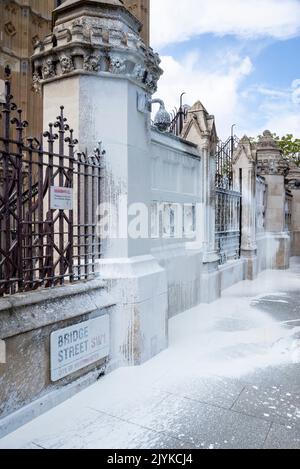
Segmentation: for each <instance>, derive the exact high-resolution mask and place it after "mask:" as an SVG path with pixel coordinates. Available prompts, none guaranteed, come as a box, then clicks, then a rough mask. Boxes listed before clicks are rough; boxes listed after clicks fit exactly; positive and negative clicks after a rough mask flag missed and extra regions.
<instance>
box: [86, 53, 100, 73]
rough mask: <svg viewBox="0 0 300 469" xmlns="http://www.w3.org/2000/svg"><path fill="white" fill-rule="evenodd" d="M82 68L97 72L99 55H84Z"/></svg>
mask: <svg viewBox="0 0 300 469" xmlns="http://www.w3.org/2000/svg"><path fill="white" fill-rule="evenodd" d="M83 69H84V70H86V71H87V72H98V70H99V69H100V57H97V56H96V55H86V56H85V57H84V61H83Z"/></svg>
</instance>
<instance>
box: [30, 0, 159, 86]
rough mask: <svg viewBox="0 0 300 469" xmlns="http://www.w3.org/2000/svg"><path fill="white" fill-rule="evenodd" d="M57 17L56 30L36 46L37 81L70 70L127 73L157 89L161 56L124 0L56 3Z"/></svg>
mask: <svg viewBox="0 0 300 469" xmlns="http://www.w3.org/2000/svg"><path fill="white" fill-rule="evenodd" d="M54 18H55V20H56V22H55V26H54V30H53V34H51V35H49V36H46V38H45V39H44V40H43V41H41V42H40V43H38V44H37V45H36V48H35V53H34V56H33V63H34V73H35V86H37V76H38V77H39V81H40V85H42V84H43V82H44V81H45V80H57V79H59V78H60V76H62V75H63V76H65V75H68V74H69V73H72V74H76V73H84V72H89V73H95V74H97V75H99V74H102V73H105V74H106V75H107V73H111V74H112V75H119V76H124V77H127V78H129V79H131V80H133V81H135V82H137V83H138V84H139V86H141V87H143V88H144V89H145V91H147V92H148V93H149V94H153V93H154V92H155V91H156V89H157V82H158V79H159V77H160V76H161V74H162V70H161V68H160V66H159V65H160V58H159V56H158V54H155V53H154V52H153V50H152V49H151V48H150V47H147V46H146V45H145V43H144V42H143V41H142V39H141V37H140V36H139V30H140V23H139V21H138V20H137V19H136V18H135V17H134V16H133V15H132V14H131V13H129V12H128V10H126V8H125V6H124V4H123V3H122V2H121V1H119V0H114V1H113V2H112V1H107V2H105V1H98V0H89V1H86V2H85V1H82V0H81V1H76V0H74V1H73V2H67V3H66V4H64V3H63V4H62V5H61V6H60V7H59V8H57V9H56V10H55V14H54ZM100 58H101V60H100ZM50 61H51V62H50ZM57 63H59V64H60V66H59V67H56V66H55V65H54V64H57Z"/></svg>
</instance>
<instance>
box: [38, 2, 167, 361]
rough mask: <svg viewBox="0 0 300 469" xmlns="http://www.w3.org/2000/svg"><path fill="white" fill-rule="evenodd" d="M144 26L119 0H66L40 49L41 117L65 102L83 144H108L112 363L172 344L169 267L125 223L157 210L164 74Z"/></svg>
mask: <svg viewBox="0 0 300 469" xmlns="http://www.w3.org/2000/svg"><path fill="white" fill-rule="evenodd" d="M140 27H141V24H140V22H139V21H138V20H137V19H136V18H135V17H134V16H133V15H132V14H131V13H130V12H129V11H128V10H127V9H126V8H125V6H124V4H123V2H121V1H119V0H107V1H100V0H68V1H66V2H64V3H63V4H62V5H61V6H60V7H58V8H57V9H56V10H55V11H54V31H53V34H54V36H53V37H52V36H51V37H50V36H48V37H46V39H45V40H44V41H43V42H42V43H40V44H39V46H38V47H37V48H36V50H35V55H34V57H33V63H34V80H35V84H36V86H41V87H42V88H43V96H44V124H47V123H48V122H51V121H53V120H54V119H55V117H56V116H57V110H58V109H59V107H60V106H61V105H64V107H65V115H66V116H67V117H68V123H69V125H70V126H71V127H72V128H73V129H74V135H75V136H76V138H78V140H79V150H85V149H86V148H87V149H88V151H92V150H93V148H94V147H95V146H97V142H99V141H100V140H101V141H102V142H103V147H104V148H105V150H106V155H105V157H104V160H103V165H104V168H103V194H102V198H103V202H104V203H107V204H110V207H111V208H110V209H109V212H110V223H109V227H108V231H109V233H108V239H107V240H106V241H103V258H102V260H101V261H100V263H99V276H100V277H101V278H102V279H104V280H107V284H108V286H109V290H110V292H111V294H112V296H113V298H114V300H115V301H116V303H117V307H116V308H115V309H114V311H113V312H112V315H111V335H112V352H111V355H112V366H114V367H115V366H122V365H126V364H140V363H142V362H144V361H145V360H147V359H149V358H151V357H152V356H154V355H155V354H156V353H159V352H160V351H161V350H163V349H164V348H165V347H166V345H167V319H166V318H167V306H168V305H167V281H166V274H165V271H164V270H163V269H162V268H161V267H160V266H159V264H158V262H157V261H156V260H155V259H154V257H153V256H151V255H150V254H149V253H150V241H149V239H148V236H149V230H148V233H146V235H145V238H144V239H131V238H130V237H129V236H128V229H127V226H128V225H129V224H130V222H131V221H132V219H133V218H134V217H135V216H136V215H138V214H139V213H138V211H139V210H143V209H144V207H146V208H148V209H149V208H150V203H151V187H150V180H151V178H150V177H149V174H150V156H149V148H150V145H149V143H150V112H149V105H148V102H149V100H150V98H151V95H152V93H154V92H155V91H156V87H157V81H158V79H159V77H160V75H161V73H162V70H161V69H160V67H159V63H160V60H159V57H158V55H157V54H154V52H153V51H152V49H151V48H148V47H146V46H145V44H144V43H143V41H142V39H141V38H140V36H139V30H140ZM133 204H139V205H135V206H134V205H133ZM128 208H130V210H133V211H132V212H130V213H131V214H130V215H129V214H128ZM146 218H147V215H146Z"/></svg>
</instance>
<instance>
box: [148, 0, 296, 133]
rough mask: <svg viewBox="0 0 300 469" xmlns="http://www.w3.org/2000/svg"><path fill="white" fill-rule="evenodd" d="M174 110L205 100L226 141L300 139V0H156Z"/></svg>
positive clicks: (154, 12) (163, 90)
mask: <svg viewBox="0 0 300 469" xmlns="http://www.w3.org/2000/svg"><path fill="white" fill-rule="evenodd" d="M151 23H152V24H151V34H152V38H151V41H152V47H153V48H154V49H155V50H156V51H158V52H159V53H160V55H161V58H162V68H163V69H164V71H165V73H164V75H163V77H162V78H161V80H160V83H159V91H158V95H159V96H160V97H161V98H163V99H164V100H165V102H166V105H167V107H168V110H172V109H173V108H174V107H175V106H177V107H178V101H179V95H180V93H181V92H183V91H185V92H186V93H187V94H186V96H185V102H186V103H187V104H190V105H191V104H193V103H194V102H195V101H197V100H198V99H200V100H201V101H202V103H203V104H204V106H205V107H206V108H207V110H208V111H209V113H211V114H214V115H215V117H216V122H217V128H218V133H219V136H220V137H221V138H225V137H226V136H228V135H229V134H230V127H231V125H232V124H238V127H237V130H236V133H237V134H238V135H243V134H245V133H246V134H248V135H253V136H255V135H257V134H259V133H261V132H262V131H263V130H264V129H270V130H271V131H273V132H277V133H278V134H280V135H283V134H285V133H287V132H291V133H294V134H295V135H297V136H298V137H299V136H300V0H178V1H176V0H151Z"/></svg>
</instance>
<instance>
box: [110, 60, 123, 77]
mask: <svg viewBox="0 0 300 469" xmlns="http://www.w3.org/2000/svg"><path fill="white" fill-rule="evenodd" d="M109 71H110V72H111V73H114V74H116V75H120V74H124V73H125V72H126V63H125V58H121V57H114V56H110V66H109Z"/></svg>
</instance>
